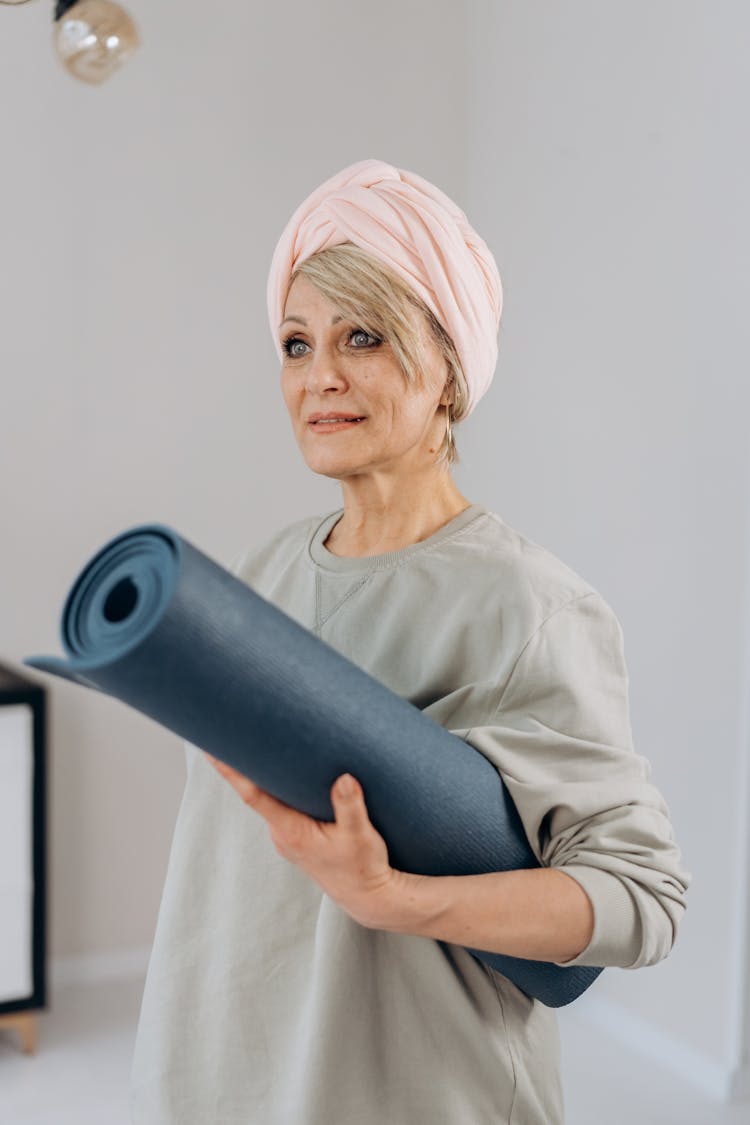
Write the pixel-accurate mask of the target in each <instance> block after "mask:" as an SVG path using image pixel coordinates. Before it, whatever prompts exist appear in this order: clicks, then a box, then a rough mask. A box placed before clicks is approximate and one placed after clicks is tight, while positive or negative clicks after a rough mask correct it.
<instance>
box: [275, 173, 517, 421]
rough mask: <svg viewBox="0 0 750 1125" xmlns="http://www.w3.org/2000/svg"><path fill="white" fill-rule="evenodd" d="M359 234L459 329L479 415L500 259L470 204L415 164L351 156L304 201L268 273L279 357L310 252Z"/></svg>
mask: <svg viewBox="0 0 750 1125" xmlns="http://www.w3.org/2000/svg"><path fill="white" fill-rule="evenodd" d="M342 242H353V243H355V245H357V246H361V247H362V248H363V249H365V250H369V251H370V253H371V254H373V255H374V256H375V257H376V258H379V259H380V260H381V261H383V262H385V263H386V265H388V266H390V267H391V269H393V270H395V271H396V273H398V274H400V276H401V277H402V278H403V279H404V281H406V283H407V284H408V285H409V286H411V288H412V289H413V290H415V291H416V293H417V294H418V295H419V296H420V297H421V298H422V300H423V301H424V302H425V304H426V305H427V306H428V307H429V308H430V309H431V310H432V312H433V313H434V314H435V316H436V317H437V319H438V321H439V322H440V324H441V325H442V326H443V328H444V329H445V330H446V331H447V332H448V334H449V335H450V337H451V338H452V340H453V342H454V344H455V346H456V350H457V352H458V355H459V358H460V360H461V366H462V368H463V372H464V375H465V377H466V383H467V386H468V389H469V403H468V407H467V410H466V414H465V417H468V415H469V414H471V412H472V410H473V409H474V407H475V406H476V404H477V402H478V401H479V399H480V398H481V397H482V395H483V394H484V393H485V391H486V390H487V388H488V387H489V385H490V383H491V382H492V377H493V375H494V373H495V364H496V362H497V351H498V346H497V333H498V329H499V327H500V314H501V312H502V305H503V294H502V286H501V283H500V274H499V273H498V269H497V264H496V262H495V259H494V258H493V256H492V254H491V253H490V251H489V249H488V248H487V245H486V243H485V242H483V241H482V239H481V238H480V237H479V235H478V234H477V233H476V231H475V230H474V229H473V228H472V227H471V226H470V224H469V221H468V219H467V218H466V215H465V214H464V212H463V211H462V210H461V209H460V208H459V207H458V206H456V204H455V203H454V202H453V201H452V200H451V199H449V198H448V196H447V195H445V194H444V193H443V192H442V191H440V189H439V188H437V187H435V185H434V184H431V183H430V182H429V181H428V180H424V179H422V177H421V176H418V175H416V173H414V172H405V171H404V170H403V169H402V168H394V167H393V165H392V164H386V163H384V162H383V161H382V160H360V161H359V162H358V163H356V164H350V165H349V167H348V168H344V169H343V170H342V171H341V172H338V173H337V174H336V175H335V176H332V177H331V178H330V179H329V180H326V181H325V183H322V184H321V185H320V187H318V188H316V189H315V190H314V191H313V192H312V193H311V194H310V195H309V196H308V197H307V199H305V200H304V202H303V203H301V204H300V205H299V207H298V208H297V209H296V211H295V212H294V214H293V215H292V217H291V219H290V220H289V222H288V223H287V225H286V227H285V228H284V231H283V233H282V235H281V238H280V239H279V241H278V243H277V245H276V249H275V250H274V253H273V259H272V261H271V270H270V273H269V277H268V287H267V297H268V316H269V320H270V324H271V333H272V335H273V340H274V344H275V346H276V351H277V354H278V356H279V361H280V362H281V361H282V360H283V352H282V348H281V344H280V342H279V334H278V331H279V323H280V321H281V320H282V318H283V316H284V306H285V304H286V298H287V293H288V290H289V284H290V280H291V276H292V273H293V272H294V270H295V269H296V268H297V266H298V265H299V264H300V262H303V261H304V260H305V258H309V257H310V256H311V255H312V254H315V253H317V252H318V251H319V250H325V249H327V248H328V247H329V246H337V245H339V244H340V243H342Z"/></svg>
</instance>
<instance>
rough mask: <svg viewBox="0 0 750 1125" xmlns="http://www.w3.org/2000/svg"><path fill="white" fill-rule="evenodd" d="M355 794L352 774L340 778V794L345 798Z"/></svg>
mask: <svg viewBox="0 0 750 1125" xmlns="http://www.w3.org/2000/svg"><path fill="white" fill-rule="evenodd" d="M353 792H354V778H353V777H352V775H351V774H350V773H345V774H343V775H342V776H341V777H340V778H339V793H341V795H342V796H343V797H351V795H352V793H353Z"/></svg>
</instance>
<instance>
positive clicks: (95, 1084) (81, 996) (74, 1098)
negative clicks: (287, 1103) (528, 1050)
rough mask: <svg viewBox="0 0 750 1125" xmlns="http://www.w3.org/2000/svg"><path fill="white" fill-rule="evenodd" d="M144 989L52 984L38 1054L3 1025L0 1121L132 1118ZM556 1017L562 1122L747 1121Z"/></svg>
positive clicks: (737, 1108) (748, 1106)
mask: <svg viewBox="0 0 750 1125" xmlns="http://www.w3.org/2000/svg"><path fill="white" fill-rule="evenodd" d="M142 989H143V981H142V979H140V978H138V979H136V980H135V981H126V982H120V983H116V984H107V985H106V986H105V985H87V986H85V987H82V986H81V985H76V986H75V987H73V986H67V987H58V988H57V989H56V990H55V991H54V993H53V995H52V1003H51V1005H50V1008H49V1009H48V1010H47V1011H45V1012H42V1013H40V1014H39V1016H38V1031H37V1040H38V1042H37V1053H36V1054H35V1055H24V1054H22V1053H21V1050H20V1044H19V1041H18V1038H17V1036H16V1035H15V1033H14V1032H11V1031H9V1030H3V1031H2V1032H0V1123H2V1125H130V1122H129V1119H128V1112H127V1084H128V1077H129V1073H130V1062H131V1057H132V1049H133V1039H134V1035H135V1027H136V1022H137V1019H138V1011H139V1008H140V1001H141V993H142ZM558 1017H559V1021H560V1037H561V1041H562V1049H563V1082H564V1090H565V1102H566V1117H567V1125H750V1101H746V1102H743V1103H741V1104H737V1105H733V1106H726V1105H721V1104H719V1103H716V1102H712V1101H710V1100H708V1099H707V1098H706V1097H704V1096H702V1095H701V1093H700V1092H699V1091H696V1090H695V1089H694V1088H692V1087H690V1088H687V1087H684V1086H683V1085H682V1084H681V1083H680V1081H679V1080H678V1079H676V1078H675V1077H674V1076H673V1075H671V1074H668V1073H664V1072H662V1071H661V1070H658V1069H656V1068H655V1067H653V1066H650V1065H649V1064H647V1063H646V1062H644V1059H643V1058H642V1057H641V1056H640V1055H637V1056H636V1055H631V1054H629V1053H628V1052H626V1051H625V1050H624V1049H623V1047H622V1046H621V1045H620V1044H618V1043H613V1042H609V1041H607V1039H606V1038H605V1037H604V1036H603V1035H602V1032H601V1031H600V1030H598V1029H596V1028H593V1027H591V1026H589V1025H588V1024H587V1023H586V1022H585V1020H584V1019H583V1018H582V1017H580V1016H576V1015H575V1010H574V1008H569V1009H567V1008H566V1009H560V1011H559V1012H558ZM634 1075H637V1080H634V1078H633V1076H634ZM164 1125H178V1123H172V1122H169V1123H167V1122H165V1123H164ZM207 1125H213V1123H207ZM290 1125H295V1123H294V1122H290ZM331 1125H334V1123H331ZM337 1125H338V1123H337ZM384 1125H387V1123H384ZM415 1125H423V1123H421V1122H419V1123H416V1122H415ZM424 1125H428V1123H424Z"/></svg>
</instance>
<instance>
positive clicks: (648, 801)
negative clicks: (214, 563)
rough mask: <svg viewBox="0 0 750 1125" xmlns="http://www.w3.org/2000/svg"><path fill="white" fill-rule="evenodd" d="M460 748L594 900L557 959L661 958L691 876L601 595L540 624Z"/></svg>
mask: <svg viewBox="0 0 750 1125" xmlns="http://www.w3.org/2000/svg"><path fill="white" fill-rule="evenodd" d="M466 741H467V742H469V743H471V744H472V745H473V746H474V747H475V748H476V749H477V750H479V751H480V752H481V753H482V754H484V756H485V757H486V758H488V759H489V760H490V761H491V762H492V763H493V764H494V765H495V767H496V768H497V769H498V770H499V772H500V774H501V776H502V778H503V781H504V782H505V784H506V786H507V787H508V790H509V792H510V794H511V796H512V798H513V800H514V802H515V805H516V808H517V809H518V813H519V815H520V818H521V820H522V822H523V826H524V830H525V832H526V836H527V838H528V841H529V844H530V846H531V848H532V850H533V852H534V854H535V855H536V857H537V859H538V860H539V862H540V863H541V864H542V865H543V866H546V867H558V868H560V869H561V870H563V871H565V872H566V874H568V875H569V876H571V877H572V878H573V879H575V880H576V881H577V882H578V883H579V884H580V885H581V886H582V887H583V889H584V891H585V892H586V894H587V895H588V897H589V899H590V900H591V904H592V907H593V911H594V929H593V934H592V937H591V940H590V941H589V944H588V945H587V946H586V948H585V949H584V950H583V951H582V952H581V953H580V954H578V956H577V957H574V958H573V959H572V960H570V961H565V962H555V964H559V965H590V966H618V967H620V968H624V969H637V968H640V967H641V966H644V965H653V964H656V963H657V962H658V961H660V960H662V959H663V958H664V957H666V956H667V954H668V953H669V952H670V950H671V949H672V947H673V945H674V942H675V940H676V937H677V930H678V927H679V924H680V921H681V919H682V917H683V915H684V913H685V909H686V902H685V894H686V891H687V889H688V887H689V885H690V882H691V880H692V876H691V874H690V873H689V872H687V871H685V870H684V869H683V868H682V866H681V851H680V849H679V847H678V846H677V843H676V841H675V838H674V832H673V828H672V824H671V821H670V815H669V809H668V807H667V804H666V802H665V800H664V798H663V796H662V794H661V793H660V792H659V790H658V789H657V788H656V787H655V786H654V785H653V784H651V782H650V781H649V778H650V775H651V765H650V763H649V762H648V760H647V759H646V758H644V757H643V756H642V755H640V754H636V753H635V751H634V749H633V739H632V732H631V726H630V715H629V700H628V672H627V668H626V664H625V656H624V642H623V633H622V629H621V626H620V623H619V621H618V620H617V617H616V616H615V614H614V612H613V611H612V609H611V608H610V607H609V605H608V604H607V603H606V601H605V600H604V599H603V598H602V597H601V595H600V594H598V593H596V592H593V593H588V594H583V595H581V596H579V597H576V598H573V599H572V600H570V601H568V602H567V603H566V604H565V605H563V606H562V607H560V608H559V609H557V610H555V611H554V612H553V613H552V614H550V615H549V616H548V617H547V618H546V619H545V620H544V621H543V622H542V624H541V625H540V626H539V627H538V628H537V629H536V630H535V632H534V633H533V634H532V636H531V637H530V638H529V640H528V641H527V642H526V644H525V645H524V647H523V649H522V650H521V652H520V654H519V656H518V658H517V659H516V662H515V664H514V666H513V670H512V672H511V674H510V676H509V677H508V680H507V682H506V685H505V687H504V689H503V692H502V695H501V697H500V702H499V704H498V707H497V710H496V713H495V715H494V716H493V722H492V723H491V724H490V725H487V726H481V727H474V728H473V729H472V730H471V731H470V732H469V734H468V735H467V738H466Z"/></svg>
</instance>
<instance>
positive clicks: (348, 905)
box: [203, 750, 403, 929]
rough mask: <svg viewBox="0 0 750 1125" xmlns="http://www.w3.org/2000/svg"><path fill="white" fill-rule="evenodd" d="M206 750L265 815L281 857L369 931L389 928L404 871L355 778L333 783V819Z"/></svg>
mask: <svg viewBox="0 0 750 1125" xmlns="http://www.w3.org/2000/svg"><path fill="white" fill-rule="evenodd" d="M203 753H204V754H205V755H206V757H207V758H208V760H209V762H210V763H211V765H212V766H213V767H214V769H216V770H217V771H218V772H219V773H220V774H221V776H222V777H224V778H225V779H226V780H227V781H228V782H229V784H230V785H231V786H232V787H233V788H234V789H235V790H236V791H237V793H238V794H239V795H240V797H241V798H242V800H243V801H244V803H245V804H246V805H250V807H251V808H253V809H255V811H256V812H257V813H260V815H261V816H262V817H264V818H265V820H266V821H267V823H268V825H269V827H270V829H271V840H272V841H273V844H274V847H275V848H276V851H277V852H278V853H279V855H281V856H283V857H284V859H288V860H289V861H290V862H291V863H295V864H297V866H298V867H300V868H301V869H302V870H303V871H304V872H305V873H306V874H307V875H309V876H310V878H311V879H314V880H315V882H316V883H317V884H318V885H319V886H320V887H321V888H322V889H323V890H324V891H325V893H326V894H327V895H328V896H329V897H330V898H332V899H333V901H334V902H335V903H336V904H337V905H338V906H340V907H341V909H342V910H345V911H346V913H347V914H349V915H350V916H351V917H352V918H353V919H354V920H355V922H359V924H360V925H362V926H365V927H367V928H368V929H381V928H382V929H386V928H388V927H387V920H388V918H389V917H391V915H392V914H393V907H394V900H395V895H396V893H397V885H398V884H399V882H400V877H401V876H402V874H403V873H402V872H399V871H396V870H395V869H394V868H392V867H391V866H390V864H389V863H388V847H387V845H386V842H385V840H384V839H383V837H382V836H381V835H380V833H379V832H378V831H377V829H376V828H375V827H374V825H373V824H372V822H371V821H370V818H369V816H368V814H367V807H366V805H365V798H364V793H363V790H362V787H361V785H360V784H359V782H358V781H357V780H356V779H355V778H353V777H351V775H350V774H341V776H340V777H338V778H337V779H336V781H335V782H334V784H333V785H332V787H331V803H332V805H333V812H334V816H335V818H336V819H335V821H334V822H327V821H322V820H315V819H314V818H313V817H310V816H307V815H306V814H305V813H302V812H300V811H299V810H298V809H293V808H292V807H291V806H290V805H285V804H284V802H283V801H278V800H277V799H276V798H275V797H272V796H271V794H270V793H267V792H266V791H265V790H264V789H261V788H260V787H259V786H257V785H256V784H255V783H254V782H253V781H251V780H250V778H249V777H246V776H245V775H244V774H242V773H239V772H238V771H237V770H235V769H233V768H232V767H231V766H228V765H226V763H225V762H220V761H219V760H218V759H217V758H213V757H212V756H211V755H210V754H209V753H207V751H205V750H204V751H203ZM344 779H350V782H351V785H352V786H353V791H352V793H351V794H347V793H345V792H342V790H341V788H340V786H341V783H342V781H343V780H344Z"/></svg>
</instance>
